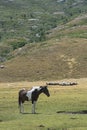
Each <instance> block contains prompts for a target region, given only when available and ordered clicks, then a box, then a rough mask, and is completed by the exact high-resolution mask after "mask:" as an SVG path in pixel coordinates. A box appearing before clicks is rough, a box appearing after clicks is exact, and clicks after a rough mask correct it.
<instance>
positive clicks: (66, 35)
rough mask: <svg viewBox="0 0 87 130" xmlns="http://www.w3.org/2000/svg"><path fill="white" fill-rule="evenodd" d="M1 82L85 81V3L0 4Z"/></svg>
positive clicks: (35, 0)
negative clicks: (65, 79)
mask: <svg viewBox="0 0 87 130" xmlns="http://www.w3.org/2000/svg"><path fill="white" fill-rule="evenodd" d="M0 15H1V16H0V17H1V20H0V66H4V67H1V68H0V81H1V82H8V81H9V82H13V81H24V80H27V81H36V80H55V79H62V78H81V77H82V78H83V77H87V67H86V66H87V2H86V0H84V1H83V0H82V1H80V0H78V1H76V0H73V1H71V0H62V1H60V0H57V1H53V0H50V1H49V0H46V1H43V0H30V1H28V0H25V1H23V0H2V1H0Z"/></svg>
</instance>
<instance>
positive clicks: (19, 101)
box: [18, 92, 21, 106]
mask: <svg viewBox="0 0 87 130" xmlns="http://www.w3.org/2000/svg"><path fill="white" fill-rule="evenodd" d="M20 105H21V97H20V92H19V93H18V106H20Z"/></svg>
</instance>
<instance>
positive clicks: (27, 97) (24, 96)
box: [18, 86, 50, 114]
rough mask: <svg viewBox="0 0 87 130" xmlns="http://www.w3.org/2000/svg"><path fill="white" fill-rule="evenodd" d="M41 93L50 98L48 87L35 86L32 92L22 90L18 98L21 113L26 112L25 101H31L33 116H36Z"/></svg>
mask: <svg viewBox="0 0 87 130" xmlns="http://www.w3.org/2000/svg"><path fill="white" fill-rule="evenodd" d="M41 93H44V94H45V95H47V96H48V97H49V96H50V93H49V91H48V89H47V86H34V87H32V89H31V90H26V89H22V90H20V91H19V97H18V103H19V108H20V113H23V112H24V107H23V103H24V102H25V101H31V102H32V114H35V106H36V102H37V100H38V98H39V95H40V94H41Z"/></svg>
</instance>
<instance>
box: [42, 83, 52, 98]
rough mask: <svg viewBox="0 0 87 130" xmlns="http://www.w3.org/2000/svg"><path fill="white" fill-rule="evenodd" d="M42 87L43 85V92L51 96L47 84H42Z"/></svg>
mask: <svg viewBox="0 0 87 130" xmlns="http://www.w3.org/2000/svg"><path fill="white" fill-rule="evenodd" d="M40 87H41V90H42V92H43V93H44V94H45V95H47V96H48V97H49V96H50V93H49V90H48V88H47V86H40Z"/></svg>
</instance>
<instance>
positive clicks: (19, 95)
mask: <svg viewBox="0 0 87 130" xmlns="http://www.w3.org/2000/svg"><path fill="white" fill-rule="evenodd" d="M24 90H25V88H23V89H21V90H20V91H19V93H18V105H19V106H20V105H21V103H22V97H21V96H22V93H23V91H24Z"/></svg>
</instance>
